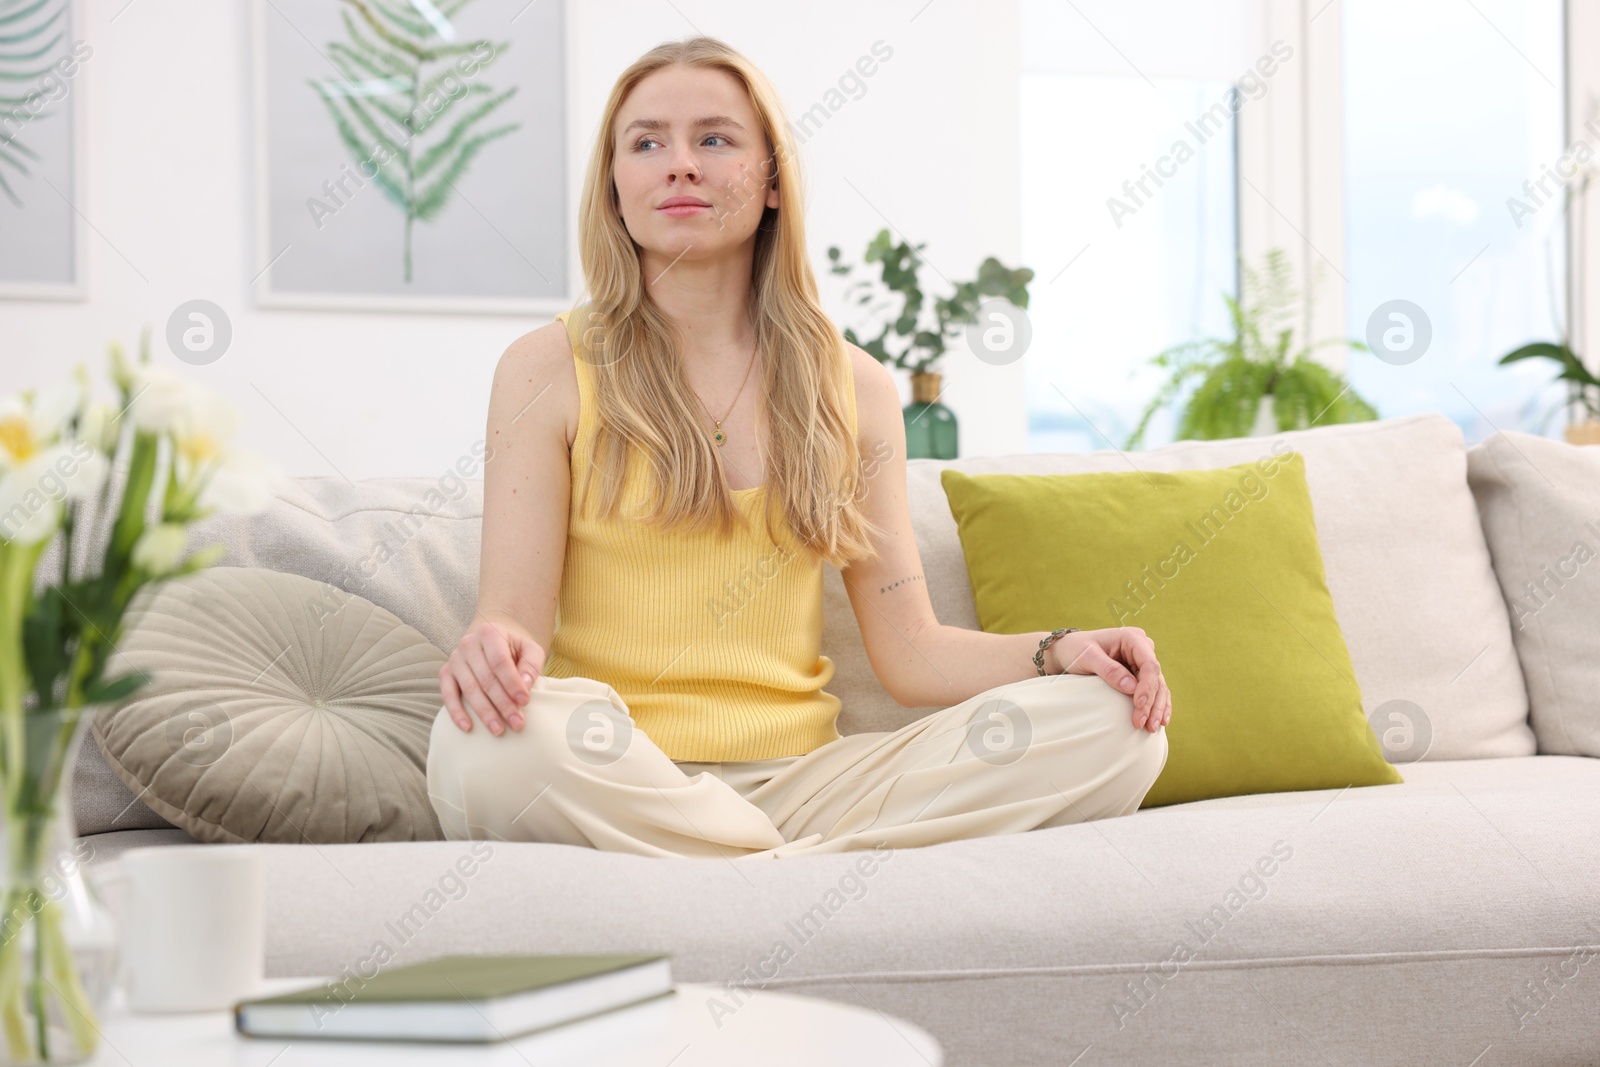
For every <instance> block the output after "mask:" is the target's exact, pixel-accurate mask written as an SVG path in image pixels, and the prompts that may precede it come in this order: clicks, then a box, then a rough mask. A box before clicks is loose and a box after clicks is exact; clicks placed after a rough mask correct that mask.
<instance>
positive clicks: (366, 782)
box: [94, 567, 445, 844]
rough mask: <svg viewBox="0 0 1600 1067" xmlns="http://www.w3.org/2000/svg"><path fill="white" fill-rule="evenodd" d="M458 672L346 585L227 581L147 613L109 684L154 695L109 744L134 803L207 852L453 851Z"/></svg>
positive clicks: (261, 575)
mask: <svg viewBox="0 0 1600 1067" xmlns="http://www.w3.org/2000/svg"><path fill="white" fill-rule="evenodd" d="M444 661H445V655H444V653H442V652H440V651H439V650H438V649H437V648H435V647H434V646H433V645H431V644H429V643H428V641H427V639H426V638H424V637H423V636H422V635H421V634H420V633H418V632H417V631H416V630H414V629H412V628H411V627H410V626H407V625H406V624H405V623H403V622H401V621H400V620H399V619H398V618H396V617H395V616H394V615H392V614H391V613H389V612H388V611H385V610H384V609H383V608H380V607H378V606H377V605H376V604H373V603H371V602H370V601H367V600H363V599H362V598H360V597H357V596H352V595H350V594H349V593H345V592H343V591H342V590H340V589H338V588H337V587H335V586H332V585H329V584H327V583H325V582H318V581H313V580H312V579H310V578H304V577H301V576H299V575H294V574H283V573H280V572H278V571H271V570H265V569H262V568H253V567H213V568H211V569H209V570H204V571H201V572H199V573H197V574H193V575H188V576H186V577H184V578H180V579H177V580H175V581H170V582H165V583H162V584H161V585H158V586H155V587H147V588H146V589H145V590H142V591H141V592H140V594H139V595H138V597H136V598H135V600H134V603H133V604H132V605H131V606H130V608H129V611H128V614H127V616H126V618H125V621H124V627H123V636H122V639H121V640H120V641H118V649H117V653H116V654H115V655H114V656H113V657H112V660H111V663H110V665H109V667H108V675H109V676H117V675H121V674H124V673H127V672H131V671H135V670H137V671H142V672H144V673H145V674H147V675H148V676H149V677H150V679H151V680H150V681H149V682H148V683H146V684H145V685H144V687H143V688H141V689H140V690H139V691H138V692H136V693H135V694H134V695H133V697H132V698H131V699H130V700H129V701H128V702H127V703H126V704H124V705H122V706H121V707H115V708H112V707H108V708H104V709H102V710H101V711H100V712H99V713H98V714H97V715H96V717H95V721H94V733H95V737H96V738H97V739H98V740H99V742H100V747H101V748H102V749H103V750H104V753H105V758H106V762H107V763H108V764H109V765H110V767H111V769H112V770H113V771H115V772H116V774H117V776H118V777H120V778H121V779H122V780H123V781H124V782H125V783H126V784H127V786H128V788H129V789H131V790H133V791H134V793H135V794H137V795H138V796H139V797H140V799H142V800H143V801H144V802H145V803H146V804H148V805H149V806H150V807H151V808H152V809H153V810H155V811H156V812H157V813H159V814H160V815H161V816H163V817H164V818H166V819H167V820H169V821H170V822H172V823H173V824H174V825H175V826H179V827H181V828H183V829H184V830H187V831H188V832H189V833H190V834H192V835H193V836H194V837H196V838H198V839H200V840H201V841H209V842H216V843H240V842H248V841H263V842H272V843H283V844H299V843H315V844H332V843H338V842H356V841H411V840H438V839H441V838H442V836H443V835H442V833H441V832H440V829H439V822H438V818H437V817H436V816H435V815H434V812H433V806H432V805H431V804H430V803H429V801H428V789H427V756H428V737H429V734H430V732H431V730H432V728H433V720H434V717H435V715H436V713H437V712H438V710H439V708H440V706H441V701H440V696H439V668H440V666H441V665H443V663H444Z"/></svg>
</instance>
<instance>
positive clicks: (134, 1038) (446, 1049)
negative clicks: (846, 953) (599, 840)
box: [92, 978, 944, 1067]
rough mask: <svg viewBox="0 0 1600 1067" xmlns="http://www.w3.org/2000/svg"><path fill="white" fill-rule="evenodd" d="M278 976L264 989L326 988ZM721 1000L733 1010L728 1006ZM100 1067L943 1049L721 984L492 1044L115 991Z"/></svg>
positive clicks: (846, 1056) (864, 1060) (646, 1062)
mask: <svg viewBox="0 0 1600 1067" xmlns="http://www.w3.org/2000/svg"><path fill="white" fill-rule="evenodd" d="M322 981H323V980H322V979H319V978H270V979H268V980H267V983H266V986H265V987H264V989H263V990H262V992H263V993H264V994H269V995H270V994H273V993H281V992H285V991H287V990H290V989H300V988H304V987H305V986H308V985H318V984H321V982H322ZM718 1004H721V1005H724V1006H726V1007H728V1008H732V1009H733V1010H732V1013H731V1014H727V1013H726V1012H725V1011H720V1010H717V1005H718ZM101 1033H102V1034H103V1037H102V1040H101V1045H100V1048H99V1049H98V1050H97V1051H96V1054H95V1058H94V1060H93V1061H92V1062H93V1063H94V1064H95V1065H96V1067H99V1065H105V1067H113V1065H114V1067H268V1065H269V1064H271V1065H273V1067H321V1065H324V1064H327V1065H335V1064H336V1065H338V1067H362V1065H368V1064H370V1065H372V1067H405V1065H408V1064H416V1065H418V1067H421V1065H423V1064H427V1065H428V1067H437V1065H440V1064H448V1065H454V1064H463V1065H465V1067H529V1065H530V1064H533V1065H537V1067H566V1065H569V1064H570V1065H572V1067H579V1065H582V1067H734V1065H737V1067H749V1065H751V1064H761V1065H763V1067H801V1065H805V1067H853V1065H860V1067H940V1065H941V1064H943V1062H944V1053H943V1052H942V1051H941V1050H940V1048H939V1043H938V1042H937V1041H935V1040H934V1039H933V1038H932V1037H931V1036H929V1034H928V1032H927V1031H925V1030H923V1029H922V1028H921V1027H920V1026H917V1025H916V1024H914V1023H909V1022H906V1021H905V1020H903V1019H897V1018H893V1017H891V1016H888V1015H884V1014H882V1013H881V1012H878V1011H874V1010H872V1009H871V1008H858V1007H855V1006H853V1005H849V1004H841V1003H838V1002H835V1001H829V1000H819V999H816V998H814V997H802V996H794V995H791V994H787V993H765V992H758V991H755V990H741V991H739V994H738V997H737V998H736V997H735V996H734V995H733V994H730V993H729V991H728V990H726V989H723V988H720V987H718V986H711V985H693V984H686V983H685V984H679V985H678V987H677V991H676V992H675V993H674V994H673V995H671V996H669V997H662V998H659V999H657V1000H653V1001H647V1002H646V1003H644V1004H638V1005H635V1006H633V1007H631V1008H624V1009H622V1010H621V1011H615V1012H610V1013H607V1014H605V1015H600V1016H596V1017H594V1018H592V1019H586V1020H582V1021H580V1022H575V1023H570V1024H568V1025H566V1026H562V1027H557V1028H555V1029H553V1030H547V1031H545V1032H543V1033H538V1034H529V1035H527V1036H526V1037H523V1038H519V1039H518V1040H515V1041H505V1042H498V1043H496V1044H491V1045H465V1044H421V1043H418V1044H408V1043H400V1042H381V1041H378V1042H366V1041H362V1042H356V1041H344V1040H328V1039H324V1040H311V1039H296V1040H283V1039H279V1038H257V1037H244V1036H243V1035H241V1034H239V1033H238V1031H236V1030H235V1029H234V1026H233V1013H232V1012H227V1011H214V1012H195V1013H189V1014H181V1015H177V1014H170V1015H156V1014H151V1015H142V1014H135V1013H131V1012H129V1011H127V1010H126V1008H125V1005H124V1003H123V999H122V994H121V991H120V990H119V991H118V992H117V994H116V995H115V997H114V999H113V1001H112V1003H111V1005H110V1007H109V1009H108V1010H107V1012H106V1013H105V1018H104V1019H102V1020H101Z"/></svg>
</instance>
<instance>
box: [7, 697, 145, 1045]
mask: <svg viewBox="0 0 1600 1067" xmlns="http://www.w3.org/2000/svg"><path fill="white" fill-rule="evenodd" d="M93 712H94V709H93V708H77V709H44V710H35V711H22V712H14V713H7V714H0V786H3V787H4V794H5V795H4V804H3V809H0V815H3V821H0V855H3V856H4V858H5V867H4V871H3V886H4V892H5V898H4V899H5V909H4V913H3V914H0V1065H5V1067H11V1065H14V1064H46V1063H49V1064H55V1063H83V1062H86V1061H87V1060H89V1059H90V1058H92V1057H93V1055H94V1053H95V1049H96V1046H97V1045H98V1044H99V1039H100V1017H101V1014H102V1012H103V1011H104V1009H105V1006H106V1004H107V1002H108V1000H109V999H110V996H111V992H112V988H113V984H114V983H115V981H116V975H117V937H116V927H115V923H114V922H113V920H112V917H111V912H110V910H109V909H108V908H107V907H106V905H105V903H104V902H103V901H102V900H101V899H100V897H99V894H98V893H97V892H96V891H95V890H94V888H93V886H92V885H91V884H90V882H89V881H88V880H87V879H86V878H85V877H84V874H83V865H84V863H85V862H86V861H88V860H89V859H90V858H92V856H93V853H94V848H93V845H92V844H90V843H89V842H88V841H87V840H80V839H79V838H78V836H77V826H76V824H75V822H74V820H73V816H72V779H73V770H74V767H75V766H76V763H77V758H78V747H79V746H80V745H81V744H82V743H83V741H84V733H85V732H86V731H87V730H88V729H89V727H90V723H91V721H92V719H93Z"/></svg>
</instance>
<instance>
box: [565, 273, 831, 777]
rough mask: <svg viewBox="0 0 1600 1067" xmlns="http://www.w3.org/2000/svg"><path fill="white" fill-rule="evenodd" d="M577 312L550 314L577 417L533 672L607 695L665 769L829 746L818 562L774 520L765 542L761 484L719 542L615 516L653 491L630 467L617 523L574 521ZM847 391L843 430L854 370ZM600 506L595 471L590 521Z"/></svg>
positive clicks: (584, 443) (578, 483) (583, 380)
mask: <svg viewBox="0 0 1600 1067" xmlns="http://www.w3.org/2000/svg"><path fill="white" fill-rule="evenodd" d="M587 310H588V307H587V305H582V306H580V307H577V308H574V309H572V310H571V311H564V312H561V313H560V314H559V315H557V316H556V318H557V319H559V320H560V321H561V322H563V323H565V324H566V327H567V336H568V337H569V338H570V339H571V341H572V349H573V361H574V366H575V369H576V371H577V376H578V397H579V409H578V429H577V434H576V437H575V439H574V440H573V443H572V496H571V507H570V510H569V518H568V524H567V547H566V563H565V566H564V569H563V571H562V576H561V592H560V597H559V600H558V603H557V613H556V628H555V633H554V636H553V638H552V640H551V645H550V649H549V656H548V658H547V659H546V661H545V666H544V673H546V674H548V675H550V676H551V677H555V678H570V677H574V676H582V677H585V678H594V679H596V680H598V681H602V682H605V683H606V684H608V685H610V686H611V687H612V688H613V689H615V690H616V691H617V695H618V696H620V697H621V698H622V700H623V702H624V703H625V704H627V706H628V710H629V712H630V713H631V714H632V717H633V721H634V724H635V726H637V727H638V728H639V729H640V730H642V731H644V733H645V735H646V736H648V737H649V738H650V740H651V741H653V742H654V743H655V744H656V746H657V747H659V748H660V749H661V750H662V751H663V752H665V753H666V755H667V756H668V757H669V758H670V759H673V760H693V761H721V760H755V759H774V758H777V757H780V756H795V755H801V754H804V753H806V752H810V751H811V750H812V749H815V748H818V747H820V746H822V745H824V744H826V743H827V742H829V741H832V740H834V739H836V738H837V737H838V736H839V732H838V728H837V726H836V720H837V718H838V713H839V699H838V698H837V697H835V696H833V695H832V694H830V693H826V692H823V690H822V687H823V686H825V685H827V684H828V682H829V681H830V680H832V678H833V672H834V665H833V661H832V660H831V659H830V658H828V657H827V656H824V655H822V654H821V651H820V649H821V644H822V564H823V561H822V560H821V559H814V558H813V557H811V556H809V555H808V554H807V553H805V552H803V551H800V549H799V543H798V541H796V540H795V539H794V538H793V536H792V532H791V531H790V528H789V525H788V523H787V522H786V521H785V520H784V519H783V518H782V517H781V516H776V517H775V519H774V523H773V525H774V527H775V528H776V529H777V530H778V532H779V538H780V542H781V543H775V542H774V541H773V540H772V538H771V537H769V536H768V535H767V532H766V524H765V521H764V520H763V517H762V511H761V509H762V505H763V504H764V502H765V499H766V494H767V491H768V487H767V486H765V485H762V486H757V487H755V488H753V489H737V490H734V491H733V499H734V503H735V506H737V507H738V508H740V509H741V510H742V511H743V512H745V513H746V514H747V515H749V516H750V519H751V522H750V524H749V528H748V529H738V528H736V529H735V530H734V531H733V533H732V534H730V535H729V536H727V537H726V538H722V537H719V536H718V534H717V533H716V531H714V530H706V531H702V532H695V533H691V532H687V531H682V530H673V531H670V532H669V531H665V530H663V529H662V528H661V527H659V526H656V525H654V524H646V523H644V522H642V521H633V520H630V519H629V518H627V516H642V515H643V514H645V513H646V512H647V511H648V509H649V504H650V494H651V493H652V492H653V488H652V486H651V485H650V481H649V473H648V470H647V469H646V465H645V464H644V463H642V462H638V461H637V457H635V461H634V462H631V463H629V464H628V472H627V477H626V479H625V480H624V483H623V493H622V501H621V505H622V506H621V511H620V512H619V515H620V516H622V518H621V519H619V521H605V520H602V519H600V518H598V517H596V516H595V515H592V514H586V513H580V509H579V500H580V499H581V496H582V493H581V490H582V487H583V478H584V477H586V476H587V475H588V474H589V473H590V472H591V471H592V470H593V468H592V466H591V455H592V453H591V448H592V446H593V443H594V438H595V433H596V431H597V429H598V410H597V408H596V405H595V398H594V379H593V368H592V367H591V366H590V365H589V362H588V360H587V359H585V358H584V355H583V351H582V335H583V320H584V318H585V315H586V313H587ZM846 367H847V368H848V367H849V363H848V361H847V362H846ZM851 383H852V384H851V388H849V389H847V390H846V395H848V396H849V398H850V426H851V430H852V432H854V430H855V428H856V409H855V390H854V375H853V372H852V374H851ZM599 496H600V493H599V479H598V475H596V483H595V486H594V488H593V489H592V490H591V492H590V511H598V501H599Z"/></svg>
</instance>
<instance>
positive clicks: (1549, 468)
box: [1467, 432, 1600, 756]
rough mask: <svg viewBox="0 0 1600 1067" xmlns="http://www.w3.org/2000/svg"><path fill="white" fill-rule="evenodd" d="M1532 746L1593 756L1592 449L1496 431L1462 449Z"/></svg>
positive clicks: (1599, 657) (1597, 549)
mask: <svg viewBox="0 0 1600 1067" xmlns="http://www.w3.org/2000/svg"><path fill="white" fill-rule="evenodd" d="M1467 480H1468V482H1469V483H1470V484H1471V486H1472V491H1473V493H1474V494H1475V495H1476V496H1477V499H1478V513H1479V516H1480V518H1481V520H1482V522H1483V532H1484V534H1485V536H1486V537H1487V538H1488V541H1489V551H1490V553H1491V554H1492V555H1493V556H1494V569H1495V576H1496V577H1497V578H1498V579H1499V581H1500V588H1501V591H1502V592H1503V593H1504V594H1505V600H1506V606H1507V608H1508V609H1509V610H1510V613H1511V636H1512V639H1513V640H1514V641H1515V642H1516V646H1517V656H1518V658H1520V659H1521V660H1522V673H1523V676H1524V677H1525V678H1526V679H1527V684H1528V702H1529V718H1530V720H1531V721H1532V723H1533V732H1534V734H1535V735H1536V736H1537V737H1538V739H1539V751H1540V752H1541V753H1546V754H1556V755H1565V756H1600V446H1596V445H1583V446H1579V445H1569V444H1566V443H1565V442H1562V441H1552V440H1550V439H1549V438H1546V437H1535V436H1533V435H1532V434H1526V433H1515V432H1502V433H1497V434H1495V435H1494V436H1493V437H1490V438H1489V439H1488V440H1486V441H1483V442H1482V443H1480V444H1477V445H1474V446H1473V447H1472V448H1470V449H1468V450H1467Z"/></svg>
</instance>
